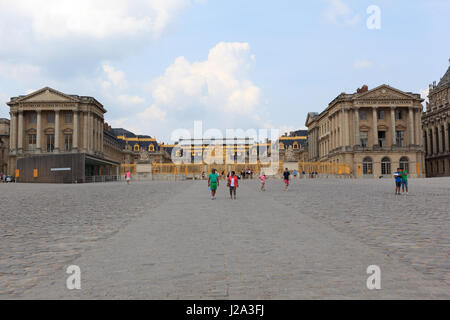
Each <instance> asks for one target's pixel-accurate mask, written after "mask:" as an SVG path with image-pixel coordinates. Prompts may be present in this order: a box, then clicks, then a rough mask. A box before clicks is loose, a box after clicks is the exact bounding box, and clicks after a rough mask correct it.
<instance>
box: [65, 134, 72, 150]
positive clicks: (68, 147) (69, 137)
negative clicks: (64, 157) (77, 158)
mask: <svg viewBox="0 0 450 320" xmlns="http://www.w3.org/2000/svg"><path fill="white" fill-rule="evenodd" d="M64 150H66V151H71V150H72V135H71V134H65V135H64Z"/></svg>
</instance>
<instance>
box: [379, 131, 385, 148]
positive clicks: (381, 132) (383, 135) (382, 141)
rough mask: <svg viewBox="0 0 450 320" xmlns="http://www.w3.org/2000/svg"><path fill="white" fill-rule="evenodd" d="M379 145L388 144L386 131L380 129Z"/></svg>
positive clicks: (382, 146)
mask: <svg viewBox="0 0 450 320" xmlns="http://www.w3.org/2000/svg"><path fill="white" fill-rule="evenodd" d="M378 145H379V146H380V148H384V147H385V146H386V131H378Z"/></svg>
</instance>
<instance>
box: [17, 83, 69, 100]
mask: <svg viewBox="0 0 450 320" xmlns="http://www.w3.org/2000/svg"><path fill="white" fill-rule="evenodd" d="M19 102H77V100H76V99H74V98H72V97H70V96H68V95H66V94H64V93H62V92H59V91H57V90H54V89H52V88H48V87H47V88H44V89H41V90H38V91H35V92H33V93H30V94H29V95H26V96H24V97H22V98H20V99H19Z"/></svg>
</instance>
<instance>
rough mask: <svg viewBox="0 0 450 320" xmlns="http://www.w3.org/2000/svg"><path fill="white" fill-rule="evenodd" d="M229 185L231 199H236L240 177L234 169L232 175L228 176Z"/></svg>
mask: <svg viewBox="0 0 450 320" xmlns="http://www.w3.org/2000/svg"><path fill="white" fill-rule="evenodd" d="M228 187H229V188H230V199H231V200H233V196H234V200H236V189H237V188H238V187H239V179H238V177H237V176H236V173H235V172H234V171H231V176H229V177H228Z"/></svg>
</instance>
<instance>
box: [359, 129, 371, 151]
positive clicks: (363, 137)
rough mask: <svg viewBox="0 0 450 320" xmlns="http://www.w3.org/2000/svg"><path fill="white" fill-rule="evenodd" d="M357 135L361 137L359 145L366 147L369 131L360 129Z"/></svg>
mask: <svg viewBox="0 0 450 320" xmlns="http://www.w3.org/2000/svg"><path fill="white" fill-rule="evenodd" d="M359 137H360V138H361V147H364V148H367V147H368V146H369V132H367V131H361V132H360V133H359Z"/></svg>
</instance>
